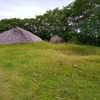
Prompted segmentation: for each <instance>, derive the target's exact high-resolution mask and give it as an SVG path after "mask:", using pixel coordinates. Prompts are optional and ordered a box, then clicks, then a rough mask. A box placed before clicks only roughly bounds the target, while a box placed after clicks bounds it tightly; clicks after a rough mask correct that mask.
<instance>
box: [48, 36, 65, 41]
mask: <svg viewBox="0 0 100 100" xmlns="http://www.w3.org/2000/svg"><path fill="white" fill-rule="evenodd" d="M50 42H52V43H62V42H64V40H63V39H62V38H61V37H59V36H58V35H55V36H53V37H52V38H51V39H50Z"/></svg>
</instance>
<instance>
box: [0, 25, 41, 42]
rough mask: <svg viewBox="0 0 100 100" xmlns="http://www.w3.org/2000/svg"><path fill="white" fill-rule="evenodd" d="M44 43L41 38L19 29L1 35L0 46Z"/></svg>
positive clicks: (15, 28)
mask: <svg viewBox="0 0 100 100" xmlns="http://www.w3.org/2000/svg"><path fill="white" fill-rule="evenodd" d="M38 41H42V39H41V38H39V37H38V36H36V35H34V34H32V33H31V32H29V31H26V30H24V29H22V28H19V27H14V28H12V29H10V30H8V31H5V32H3V33H1V34H0V44H21V43H29V42H38Z"/></svg>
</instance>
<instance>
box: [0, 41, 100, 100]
mask: <svg viewBox="0 0 100 100" xmlns="http://www.w3.org/2000/svg"><path fill="white" fill-rule="evenodd" d="M0 58H1V59H0V100H100V89H99V88H100V48H99V47H94V46H85V45H77V44H71V43H64V44H51V43H47V42H37V43H30V44H22V45H20V44H19V45H18V44H16V45H0Z"/></svg>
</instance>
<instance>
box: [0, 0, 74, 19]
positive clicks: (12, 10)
mask: <svg viewBox="0 0 100 100" xmlns="http://www.w3.org/2000/svg"><path fill="white" fill-rule="evenodd" d="M73 1H75V0H0V19H4V18H21V19H23V18H35V16H36V15H42V14H44V13H45V12H46V11H47V10H49V9H54V8H56V7H59V8H62V7H63V6H67V5H68V4H70V3H71V2H73Z"/></svg>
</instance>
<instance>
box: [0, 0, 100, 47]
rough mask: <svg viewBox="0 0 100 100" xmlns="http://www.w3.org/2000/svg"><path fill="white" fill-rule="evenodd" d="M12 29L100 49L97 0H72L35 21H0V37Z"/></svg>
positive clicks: (99, 21)
mask: <svg viewBox="0 0 100 100" xmlns="http://www.w3.org/2000/svg"><path fill="white" fill-rule="evenodd" d="M13 26H18V27H21V28H24V29H26V30H28V31H30V32H32V33H34V34H35V35H37V36H39V37H41V38H42V39H43V40H50V38H51V37H52V36H54V35H58V36H60V37H62V38H63V39H64V40H65V41H66V42H75V43H81V44H88V45H96V46H100V28H99V27H100V0H75V1H74V2H72V3H71V4H69V5H67V6H65V7H63V8H62V9H59V8H55V9H53V10H48V11H46V13H44V14H43V15H38V16H36V17H35V18H25V19H19V18H11V19H2V20H0V33H2V32H4V31H6V30H9V29H11V28H12V27H13Z"/></svg>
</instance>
